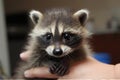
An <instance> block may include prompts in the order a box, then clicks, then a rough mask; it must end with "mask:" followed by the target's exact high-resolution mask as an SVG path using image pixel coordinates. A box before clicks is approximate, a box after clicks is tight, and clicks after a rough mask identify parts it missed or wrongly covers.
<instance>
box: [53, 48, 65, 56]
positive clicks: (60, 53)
mask: <svg viewBox="0 0 120 80" xmlns="http://www.w3.org/2000/svg"><path fill="white" fill-rule="evenodd" d="M53 54H54V55H55V56H60V55H62V54H63V51H62V50H61V49H59V48H57V49H54V50H53Z"/></svg>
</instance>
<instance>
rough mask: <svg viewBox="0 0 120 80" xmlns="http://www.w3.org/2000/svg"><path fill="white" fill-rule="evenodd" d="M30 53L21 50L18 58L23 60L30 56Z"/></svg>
mask: <svg viewBox="0 0 120 80" xmlns="http://www.w3.org/2000/svg"><path fill="white" fill-rule="evenodd" d="M30 54H31V53H30V51H26V52H23V53H21V54H20V58H21V59H22V60H24V61H25V60H27V59H28V58H29V57H30Z"/></svg>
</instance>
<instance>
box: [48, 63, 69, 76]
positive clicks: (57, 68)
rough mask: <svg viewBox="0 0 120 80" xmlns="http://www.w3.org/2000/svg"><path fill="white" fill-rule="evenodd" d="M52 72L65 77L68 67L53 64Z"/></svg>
mask: <svg viewBox="0 0 120 80" xmlns="http://www.w3.org/2000/svg"><path fill="white" fill-rule="evenodd" d="M50 72H51V73H52V74H57V75H58V76H64V75H65V74H66V73H67V72H68V65H63V64H53V65H52V66H51V67H50Z"/></svg>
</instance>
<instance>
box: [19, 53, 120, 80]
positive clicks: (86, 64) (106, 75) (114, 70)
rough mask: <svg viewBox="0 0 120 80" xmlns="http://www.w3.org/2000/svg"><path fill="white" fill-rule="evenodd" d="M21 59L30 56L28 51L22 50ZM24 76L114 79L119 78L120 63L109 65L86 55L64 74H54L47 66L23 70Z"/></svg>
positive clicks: (64, 78) (96, 79) (83, 79)
mask: <svg viewBox="0 0 120 80" xmlns="http://www.w3.org/2000/svg"><path fill="white" fill-rule="evenodd" d="M20 57H21V59H22V60H27V59H28V58H29V57H30V52H29V51H27V52H24V53H21V54H20ZM24 75H25V77H29V78H34V77H38V78H41V77H44V78H59V80H61V79H62V80H66V79H70V80H75V79H82V80H86V79H87V80H88V79H94V80H101V79H104V80H110V79H112V80H115V79H120V77H119V76H120V64H117V65H116V66H115V65H109V64H104V63H101V62H99V61H97V60H95V59H94V58H92V57H87V59H86V60H84V61H82V62H78V63H76V64H74V65H72V67H71V68H70V72H69V74H67V75H65V76H62V77H60V76H56V75H53V74H51V73H50V72H49V69H48V68H47V67H40V68H34V69H30V70H27V71H25V73H24Z"/></svg>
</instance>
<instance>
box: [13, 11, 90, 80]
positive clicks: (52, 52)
mask: <svg viewBox="0 0 120 80" xmlns="http://www.w3.org/2000/svg"><path fill="white" fill-rule="evenodd" d="M30 17H31V19H32V21H33V23H34V24H35V27H34V29H33V30H32V32H31V33H30V35H29V36H30V39H29V42H28V45H27V47H26V49H27V50H28V51H30V52H31V58H30V59H29V60H27V61H26V62H23V63H22V64H21V65H22V66H21V67H20V68H19V69H18V70H17V71H18V72H17V73H16V76H15V77H16V78H23V79H25V80H29V79H28V78H25V77H24V75H23V73H24V71H25V70H27V69H30V68H34V67H41V66H47V67H49V69H50V72H51V73H52V74H55V75H59V76H63V75H65V74H67V73H68V72H69V67H70V66H71V65H72V64H74V63H76V62H77V61H81V60H82V59H85V58H86V56H87V55H88V54H89V53H91V50H90V49H89V46H88V42H87V38H88V37H89V33H88V31H87V30H86V29H85V27H84V25H85V23H86V21H87V19H88V11H87V10H85V9H82V10H79V11H77V12H75V13H73V12H72V11H70V10H66V9H51V10H48V11H46V12H44V13H43V14H42V13H41V12H39V11H35V10H33V11H31V12H30ZM34 79H35V78H34ZM34 79H32V80H34ZM42 80H44V79H42Z"/></svg>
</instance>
